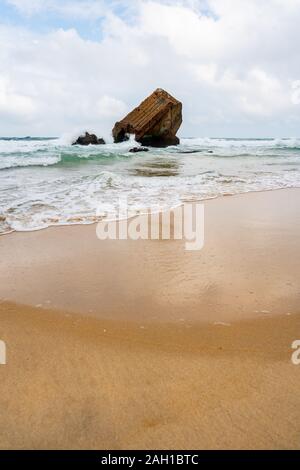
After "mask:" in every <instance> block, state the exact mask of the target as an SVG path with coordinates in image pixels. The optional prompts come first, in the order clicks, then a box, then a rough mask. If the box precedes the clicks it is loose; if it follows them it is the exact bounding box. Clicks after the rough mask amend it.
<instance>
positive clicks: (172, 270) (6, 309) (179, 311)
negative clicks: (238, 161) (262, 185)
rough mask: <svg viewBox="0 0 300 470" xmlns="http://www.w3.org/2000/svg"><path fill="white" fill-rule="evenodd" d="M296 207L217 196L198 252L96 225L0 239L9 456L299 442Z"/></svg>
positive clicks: (3, 412)
mask: <svg viewBox="0 0 300 470" xmlns="http://www.w3.org/2000/svg"><path fill="white" fill-rule="evenodd" d="M299 207H300V190H297V189H295V190H294V189H293V190H289V189H287V190H285V191H282V190H280V191H268V192H263V193H251V194H249V193H248V194H243V195H242V196H240V195H238V196H234V197H230V198H229V197H223V198H221V199H220V198H218V199H212V200H209V201H207V202H206V203H205V227H206V228H205V245H204V248H203V250H201V251H199V252H186V251H185V250H184V241H182V240H156V241H152V240H139V241H134V240H124V241H122V240H106V241H99V240H98V239H97V238H96V233H95V227H94V226H90V225H89V226H82V225H81V226H76V227H74V226H69V227H65V228H64V230H60V228H58V227H51V228H49V230H41V231H35V232H29V233H27V232H26V233H24V232H14V233H12V234H11V235H10V237H4V238H2V239H1V240H0V264H1V270H0V318H1V322H0V340H1V341H4V342H5V344H6V348H7V364H6V365H1V366H0V383H1V393H0V418H1V423H2V427H1V431H0V448H1V449H95V450H96V449H110V450H130V449H143V450H147V449H153V448H154V449H158V450H159V449H161V450H173V449H174V450H175V449H182V450H187V449H195V448H198V449H207V450H209V449H274V450H276V449H277V450H279V449H300V444H299V435H300V397H299V393H298V392H299V385H300V375H299V372H300V368H299V367H300V366H298V367H297V366H295V365H294V364H293V363H292V354H293V352H294V350H293V349H292V343H293V342H294V341H295V340H298V339H299V337H300V292H299V278H300V262H299V255H298V253H299V249H300V247H299V244H300V240H299V233H300V212H299ZM179 286H180V288H179ZM283 384H284V386H283Z"/></svg>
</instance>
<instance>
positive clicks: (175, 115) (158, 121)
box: [112, 88, 182, 147]
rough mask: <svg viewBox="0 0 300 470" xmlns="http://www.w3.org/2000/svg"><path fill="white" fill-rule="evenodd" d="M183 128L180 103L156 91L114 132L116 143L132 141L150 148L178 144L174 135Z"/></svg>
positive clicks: (164, 92)
mask: <svg viewBox="0 0 300 470" xmlns="http://www.w3.org/2000/svg"><path fill="white" fill-rule="evenodd" d="M181 124H182V103H180V101H178V100H176V99H175V98H174V97H173V96H171V95H170V94H169V93H167V92H166V91H165V90H162V89H161V88H158V89H157V90H155V91H154V92H153V93H152V94H151V95H150V96H148V98H146V99H145V100H144V101H143V102H142V103H141V104H140V105H139V106H138V107H137V108H135V109H134V110H133V111H131V113H129V114H128V115H127V116H126V117H125V118H124V119H123V120H122V121H120V122H117V123H116V124H115V127H114V128H113V131H112V133H113V137H114V141H115V142H116V143H118V142H123V141H125V140H128V134H134V135H135V140H136V141H137V142H140V143H141V144H142V145H146V146H151V147H167V146H169V145H178V144H179V143H180V141H179V139H178V137H177V136H176V133H177V131H178V129H179V127H180V126H181Z"/></svg>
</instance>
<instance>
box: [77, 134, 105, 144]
mask: <svg viewBox="0 0 300 470" xmlns="http://www.w3.org/2000/svg"><path fill="white" fill-rule="evenodd" d="M104 144H105V141H104V140H103V139H98V137H97V136H96V135H95V134H89V133H88V132H86V133H85V135H80V136H79V137H78V139H77V140H76V142H73V144H72V145H104Z"/></svg>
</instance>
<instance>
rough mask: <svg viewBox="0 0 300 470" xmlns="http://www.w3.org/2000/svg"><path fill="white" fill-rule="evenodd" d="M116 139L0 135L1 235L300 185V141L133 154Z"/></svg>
mask: <svg viewBox="0 0 300 470" xmlns="http://www.w3.org/2000/svg"><path fill="white" fill-rule="evenodd" d="M136 145H137V144H136V143H135V142H134V140H133V139H132V138H131V140H130V141H127V142H124V143H122V144H112V143H110V144H106V145H102V146H88V147H80V146H72V145H71V142H70V141H69V142H68V140H67V139H66V138H59V139H53V138H52V139H50V138H30V137H26V138H9V139H8V138H0V234H5V233H9V232H12V231H29V230H39V229H43V228H46V227H49V226H51V225H70V224H89V223H94V222H96V221H97V220H100V219H102V218H103V217H110V218H111V217H114V216H115V217H118V216H119V210H120V206H122V204H123V205H124V207H125V205H127V206H128V207H129V215H133V214H138V213H141V212H146V211H148V210H149V209H150V210H160V209H161V210H165V209H168V208H171V207H175V206H177V205H179V204H181V203H183V202H189V201H198V200H203V199H208V198H215V197H218V196H220V195H229V194H238V193H245V192H250V191H261V190H271V189H280V188H294V187H299V186H300V139H218V138H182V139H181V144H180V145H179V146H178V147H168V148H166V149H150V151H149V152H147V153H137V154H132V153H130V152H129V149H130V148H132V147H134V146H136Z"/></svg>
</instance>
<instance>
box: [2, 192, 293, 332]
mask: <svg viewBox="0 0 300 470" xmlns="http://www.w3.org/2000/svg"><path fill="white" fill-rule="evenodd" d="M299 199H300V190H298V189H286V190H280V191H268V192H255V193H248V194H243V195H236V196H233V197H222V198H217V199H210V200H208V201H206V202H204V203H203V204H204V208H205V240H204V248H203V249H202V250H200V251H192V252H187V251H185V247H184V240H172V239H171V240H151V239H150V240H136V241H135V240H130V239H127V240H119V239H118V240H104V241H102V240H101V241H100V240H98V238H97V236H96V230H95V227H96V225H95V224H94V225H76V226H67V227H64V229H61V228H60V227H49V229H48V230H41V231H34V232H14V233H12V234H10V237H4V238H1V243H0V259H1V264H2V269H1V271H0V298H1V299H3V300H8V301H13V302H17V303H20V304H27V305H33V306H39V307H40V308H42V307H43V308H52V309H59V310H65V311H68V312H76V313H80V314H87V315H89V316H93V315H95V316H98V317H99V318H103V319H104V318H106V319H116V320H118V321H120V320H123V319H126V320H127V321H129V320H134V321H140V322H147V323H149V322H150V323H151V322H152V321H154V322H157V321H159V322H161V323H164V322H168V321H175V322H176V321H182V320H183V321H185V322H192V323H193V322H195V321H201V322H204V323H205V322H211V323H214V322H224V323H231V322H232V321H234V320H236V319H242V318H256V317H259V316H264V315H273V314H287V313H298V312H299V304H300V294H299V290H298V279H299V276H300V267H299V262H298V261H297V257H296V256H295V254H296V253H297V252H298V250H299V246H298V244H299V242H298V239H299V233H300V218H299V210H298V207H299V204H300V202H299ZM146 217H147V216H146ZM120 223H121V222H119V224H120ZM178 285H181V291H178V288H177V286H178ZM32 286H34V289H33V288H32ZM183 312H184V313H183Z"/></svg>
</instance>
